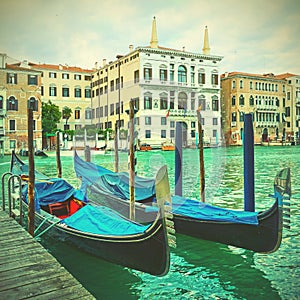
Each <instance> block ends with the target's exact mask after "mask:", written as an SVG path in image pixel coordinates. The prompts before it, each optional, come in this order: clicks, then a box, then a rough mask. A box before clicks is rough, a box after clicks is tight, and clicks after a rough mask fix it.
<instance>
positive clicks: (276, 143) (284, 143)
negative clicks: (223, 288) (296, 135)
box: [261, 141, 291, 146]
mask: <svg viewBox="0 0 300 300" xmlns="http://www.w3.org/2000/svg"><path fill="white" fill-rule="evenodd" d="M261 145H262V146H291V143H290V142H287V143H286V142H284V141H271V142H261Z"/></svg>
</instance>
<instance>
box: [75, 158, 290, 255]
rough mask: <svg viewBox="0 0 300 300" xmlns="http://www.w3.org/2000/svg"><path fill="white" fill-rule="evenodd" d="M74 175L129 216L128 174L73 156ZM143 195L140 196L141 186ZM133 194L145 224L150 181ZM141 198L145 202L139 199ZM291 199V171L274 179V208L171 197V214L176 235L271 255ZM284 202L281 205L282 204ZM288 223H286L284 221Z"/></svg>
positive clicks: (151, 188)
mask: <svg viewBox="0 0 300 300" xmlns="http://www.w3.org/2000/svg"><path fill="white" fill-rule="evenodd" d="M74 167H75V172H76V174H77V176H78V177H79V178H81V180H82V188H83V190H84V189H85V188H86V186H88V185H89V184H91V183H92V182H93V186H94V188H95V187H97V190H98V192H99V193H101V194H103V195H104V197H103V198H102V199H104V200H105V201H106V205H109V206H110V207H113V208H114V209H116V210H117V211H119V212H121V213H122V214H127V213H128V205H129V204H128V196H127V193H128V192H127V191H128V177H129V175H128V174H127V173H114V172H112V171H110V170H107V169H105V168H103V167H101V166H98V165H95V164H93V163H91V162H85V161H83V160H82V159H81V158H80V157H79V156H78V155H76V154H75V156H74ZM144 182H146V183H147V185H146V186H145V193H144V194H142V193H141V191H142V190H143V186H142V185H143V183H144ZM135 189H136V191H137V194H138V195H139V204H137V205H136V207H137V208H140V217H139V218H140V220H141V221H144V218H145V215H144V214H143V211H144V206H145V204H146V205H148V206H151V205H152V203H153V201H155V196H156V195H155V185H154V180H153V179H145V178H141V177H136V188H135ZM143 195H144V199H142V196H143ZM290 196H291V181H290V169H289V168H285V169H283V170H281V171H280V172H279V173H278V174H277V175H276V177H275V182H274V195H272V197H274V199H275V201H274V204H273V205H272V206H271V207H270V208H269V209H267V210H265V211H262V212H249V211H237V210H231V209H225V208H220V207H216V206H213V205H209V204H206V203H203V202H199V201H197V200H191V199H186V198H183V197H180V196H176V195H175V196H172V201H171V202H172V203H171V204H172V213H173V218H174V225H175V231H176V233H181V234H185V235H189V236H193V237H196V238H199V239H205V240H210V241H213V242H218V243H222V244H226V245H232V246H236V247H240V248H244V249H248V250H252V251H254V252H259V253H271V252H274V251H276V250H277V249H278V248H279V246H280V243H281V239H282V227H283V204H284V203H285V204H287V205H289V199H290ZM283 200H284V201H283ZM287 222H289V220H287Z"/></svg>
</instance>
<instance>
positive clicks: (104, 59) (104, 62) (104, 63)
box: [102, 58, 106, 67]
mask: <svg viewBox="0 0 300 300" xmlns="http://www.w3.org/2000/svg"><path fill="white" fill-rule="evenodd" d="M102 62H103V67H105V65H106V58H103V60H102Z"/></svg>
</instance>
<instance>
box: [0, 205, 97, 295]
mask: <svg viewBox="0 0 300 300" xmlns="http://www.w3.org/2000/svg"><path fill="white" fill-rule="evenodd" d="M27 298H30V299H39V300H41V299H95V297H93V296H92V295H91V294H90V293H89V292H88V291H87V290H86V289H85V288H84V287H83V286H82V285H81V284H80V283H79V282H78V281H77V280H76V279H75V278H74V277H73V276H72V275H71V274H70V273H69V272H68V271H67V270H66V269H65V268H64V267H62V266H61V265H60V264H59V263H58V261H57V260H56V259H55V258H54V257H53V256H52V255H51V254H50V253H48V252H47V250H46V249H45V248H43V246H42V245H41V244H39V243H38V242H37V241H35V240H34V239H33V238H32V237H31V235H30V234H29V233H28V232H27V231H25V229H23V228H22V227H21V226H20V225H19V224H18V223H17V222H16V221H15V220H14V219H12V218H9V217H8V214H7V213H6V212H3V211H1V210H0V299H5V300H8V299H13V300H16V299H27Z"/></svg>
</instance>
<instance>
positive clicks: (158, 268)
mask: <svg viewBox="0 0 300 300" xmlns="http://www.w3.org/2000/svg"><path fill="white" fill-rule="evenodd" d="M10 172H11V173H12V174H14V175H18V176H21V178H22V179H23V181H22V182H25V184H24V185H23V188H22V198H23V199H22V200H23V201H22V203H23V205H24V206H25V208H27V207H28V204H27V203H28V199H27V198H28V190H27V188H28V184H26V179H28V176H27V175H28V166H27V165H26V164H25V163H24V162H22V161H21V160H20V159H19V158H18V157H17V156H16V155H15V154H14V153H13V154H12V160H11V169H10ZM18 182H19V181H18ZM162 183H163V185H162ZM34 185H35V195H36V196H35V211H36V213H35V221H36V231H39V233H38V232H36V233H35V234H36V236H40V235H41V234H43V233H47V234H48V233H49V234H52V235H54V236H55V237H58V238H60V239H62V240H64V241H68V242H70V243H72V244H74V245H76V246H77V247H79V248H81V249H83V250H85V251H86V252H88V253H91V254H93V255H96V256H99V257H101V258H102V259H105V260H107V261H110V262H112V263H116V264H119V265H121V266H124V267H128V268H132V269H136V270H139V271H143V272H147V273H149V274H152V275H156V276H163V275H165V274H167V272H168V270H169V266H170V249H169V244H170V242H169V241H170V240H172V241H173V242H174V236H173V234H174V229H172V228H168V227H167V225H166V224H167V223H168V224H169V223H170V222H169V220H168V219H167V217H166V213H165V211H164V205H163V201H164V199H167V198H168V195H167V194H168V190H169V186H168V175H167V168H166V166H164V167H162V168H161V169H160V170H159V171H158V173H157V176H156V188H157V189H159V191H160V190H161V191H162V192H161V193H160V195H161V198H160V200H159V201H158V209H157V214H156V218H155V220H154V221H153V222H152V223H150V224H146V225H145V224H140V223H137V222H134V221H131V220H129V219H127V218H125V217H124V216H122V215H120V214H119V213H117V212H116V211H114V210H113V209H111V208H108V207H105V206H101V205H99V204H96V203H95V202H92V201H89V200H87V199H86V197H85V196H84V195H83V194H82V193H80V191H79V190H76V189H74V188H73V187H72V186H71V185H70V184H69V183H68V182H66V181H65V180H63V179H61V178H47V176H45V175H43V174H42V173H39V172H37V171H36V180H35V184H34ZM19 186H20V184H19ZM3 188H4V187H3ZM90 188H92V185H91V186H90ZM166 193H167V194H166ZM94 197H95V194H94ZM168 215H169V214H168ZM168 240H169V241H168Z"/></svg>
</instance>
